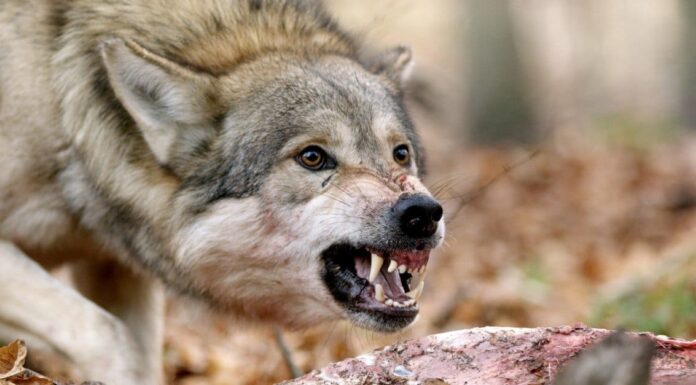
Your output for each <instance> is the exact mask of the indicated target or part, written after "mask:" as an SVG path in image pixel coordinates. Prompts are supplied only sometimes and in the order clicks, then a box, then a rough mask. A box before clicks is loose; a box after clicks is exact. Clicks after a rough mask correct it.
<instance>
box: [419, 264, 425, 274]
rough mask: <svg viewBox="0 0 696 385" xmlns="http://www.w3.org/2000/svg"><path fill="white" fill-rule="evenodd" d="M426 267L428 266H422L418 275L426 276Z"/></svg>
mask: <svg viewBox="0 0 696 385" xmlns="http://www.w3.org/2000/svg"><path fill="white" fill-rule="evenodd" d="M425 266H426V265H423V266H421V267H420V269H418V273H420V274H425Z"/></svg>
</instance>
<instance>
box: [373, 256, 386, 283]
mask: <svg viewBox="0 0 696 385" xmlns="http://www.w3.org/2000/svg"><path fill="white" fill-rule="evenodd" d="M383 264H384V258H382V257H380V256H379V255H377V254H372V264H371V266H370V282H374V280H375V279H376V278H377V275H378V274H379V271H380V269H382V265H383Z"/></svg>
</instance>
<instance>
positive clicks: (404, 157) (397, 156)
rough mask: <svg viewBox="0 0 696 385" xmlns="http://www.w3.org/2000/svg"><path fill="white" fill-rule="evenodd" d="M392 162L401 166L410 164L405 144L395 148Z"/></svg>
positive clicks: (409, 155)
mask: <svg viewBox="0 0 696 385" xmlns="http://www.w3.org/2000/svg"><path fill="white" fill-rule="evenodd" d="M394 160H395V161H396V163H398V164H400V165H402V166H407V165H408V164H409V163H410V162H411V153H410V152H409V151H408V146H406V145H405V144H402V145H399V146H396V148H395V149H394Z"/></svg>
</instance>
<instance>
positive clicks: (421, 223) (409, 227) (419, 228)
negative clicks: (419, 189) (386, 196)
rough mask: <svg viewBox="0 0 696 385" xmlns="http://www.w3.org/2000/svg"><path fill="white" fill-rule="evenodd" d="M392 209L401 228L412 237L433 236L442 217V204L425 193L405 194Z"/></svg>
mask: <svg viewBox="0 0 696 385" xmlns="http://www.w3.org/2000/svg"><path fill="white" fill-rule="evenodd" d="M391 211H392V213H393V215H394V217H395V218H396V220H397V221H398V222H399V226H400V227H401V230H402V231H403V232H404V233H405V234H406V235H407V236H409V237H410V238H427V237H430V236H432V235H433V234H435V232H436V231H437V225H438V222H439V221H440V219H442V206H440V204H439V203H437V201H436V200H434V199H433V198H431V197H429V196H427V195H425V194H404V195H402V196H401V197H399V200H397V201H396V203H395V204H394V206H393V207H392V209H391Z"/></svg>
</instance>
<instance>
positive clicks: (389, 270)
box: [387, 259, 397, 273]
mask: <svg viewBox="0 0 696 385" xmlns="http://www.w3.org/2000/svg"><path fill="white" fill-rule="evenodd" d="M396 267H397V263H396V261H395V260H393V259H392V261H391V262H389V268H387V271H388V272H390V273H391V272H393V271H394V270H396Z"/></svg>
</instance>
